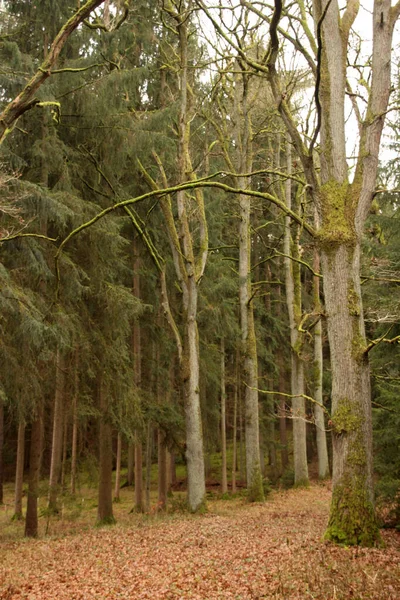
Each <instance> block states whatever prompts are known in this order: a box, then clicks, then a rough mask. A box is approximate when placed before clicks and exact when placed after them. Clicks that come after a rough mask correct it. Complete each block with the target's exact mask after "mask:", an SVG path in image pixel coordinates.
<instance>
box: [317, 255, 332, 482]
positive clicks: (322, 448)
mask: <svg viewBox="0 0 400 600" xmlns="http://www.w3.org/2000/svg"><path fill="white" fill-rule="evenodd" d="M313 269H314V272H315V273H319V270H320V260H319V253H318V250H317V249H315V250H314V263H313ZM313 283H314V310H315V312H316V313H317V314H318V313H321V310H322V307H321V301H320V290H319V277H316V276H315V275H314V278H313ZM323 365H324V363H323V354H322V318H321V317H320V318H319V319H318V323H317V324H316V325H315V327H314V398H315V400H316V401H317V402H318V403H319V404H314V418H315V427H316V430H317V454H318V477H319V479H326V478H327V477H329V459H328V445H327V441H326V427H325V415H324V409H323V408H322V405H323V402H324V398H323V390H322V379H323Z"/></svg>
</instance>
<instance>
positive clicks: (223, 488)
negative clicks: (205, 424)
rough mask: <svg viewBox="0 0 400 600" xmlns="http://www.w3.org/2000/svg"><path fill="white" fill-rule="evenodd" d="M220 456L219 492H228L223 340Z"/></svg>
mask: <svg viewBox="0 0 400 600" xmlns="http://www.w3.org/2000/svg"><path fill="white" fill-rule="evenodd" d="M221 454H222V482H221V491H222V493H223V494H226V493H227V491H228V479H227V473H226V389H225V340H224V338H222V339H221Z"/></svg>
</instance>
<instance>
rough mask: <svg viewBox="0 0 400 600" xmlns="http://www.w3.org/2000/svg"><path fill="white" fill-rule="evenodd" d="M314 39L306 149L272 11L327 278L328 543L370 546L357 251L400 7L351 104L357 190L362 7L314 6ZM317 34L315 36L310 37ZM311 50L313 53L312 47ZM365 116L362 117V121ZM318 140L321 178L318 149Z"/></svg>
mask: <svg viewBox="0 0 400 600" xmlns="http://www.w3.org/2000/svg"><path fill="white" fill-rule="evenodd" d="M313 4H314V19H315V30H316V31H317V33H318V45H319V48H320V51H319V53H318V69H317V70H316V73H317V76H318V77H317V84H318V85H317V90H316V96H317V110H318V125H319V127H320V130H319V131H318V130H317V132H316V134H315V136H314V138H313V141H312V143H311V147H309V148H306V147H305V145H304V141H303V138H302V136H301V134H300V132H299V130H298V129H297V124H296V121H295V119H294V118H293V116H292V115H291V113H290V107H289V106H288V104H287V102H286V101H285V98H283V97H282V94H281V88H280V82H279V78H278V74H277V71H276V66H275V64H276V60H277V56H278V52H279V40H278V35H277V25H278V23H279V19H280V17H281V16H282V4H281V3H280V2H277V3H276V4H275V8H276V12H275V19H274V23H273V26H272V27H271V30H270V31H271V48H270V50H271V52H270V54H269V60H268V66H267V72H268V76H269V81H270V84H271V89H272V91H273V94H274V98H275V101H276V104H277V107H278V109H279V111H280V114H281V116H282V118H283V120H284V122H285V124H286V127H287V129H288V131H289V133H290V136H291V138H292V142H293V143H294V145H295V147H296V151H297V153H298V155H299V157H300V160H301V162H302V166H303V169H304V175H305V177H306V180H307V184H308V186H309V187H308V189H309V192H310V194H311V196H312V198H313V200H314V202H315V205H316V207H317V210H318V214H319V221H320V224H321V225H320V228H319V230H318V232H317V240H318V242H319V249H320V252H321V261H322V274H323V276H324V281H323V286H324V297H325V305H326V313H327V329H328V337H329V344H330V350H331V368H332V418H331V420H332V423H333V428H334V432H333V498H332V505H331V514H330V519H329V526H328V530H327V533H326V536H327V538H329V539H331V540H334V541H338V542H341V543H347V544H357V543H362V544H364V545H371V544H374V543H376V542H377V541H378V540H379V531H378V527H377V524H376V519H375V512H374V502H373V500H374V498H373V488H372V453H371V439H372V427H371V390H370V381H369V367H368V349H369V347H368V346H367V343H366V339H365V331H364V323H363V311H362V302H361V291H360V290H361V288H360V242H361V238H362V234H363V227H364V224H365V220H366V217H367V215H368V212H369V209H370V206H371V203H372V200H373V197H374V192H375V186H376V176H377V168H378V155H379V148H380V141H381V135H382V129H383V124H384V117H385V113H386V110H387V107H388V102H389V94H390V88H391V74H390V69H391V46H392V38H393V30H394V26H395V23H396V21H397V19H398V17H399V15H400V3H399V2H397V3H396V4H395V5H394V6H393V7H392V6H391V2H390V0H375V1H374V7H373V13H372V25H373V46H372V60H371V67H372V78H371V84H370V86H369V88H368V92H367V103H366V108H365V109H364V107H361V106H360V105H358V104H357V99H356V98H355V97H353V101H354V103H353V107H354V108H355V115H356V117H357V118H358V120H359V151H358V157H357V161H356V169H355V173H354V179H353V182H352V183H350V181H349V173H348V165H347V162H346V131H345V94H346V86H347V85H348V81H347V62H348V56H347V54H348V51H349V35H350V30H351V27H352V25H353V23H354V21H355V19H356V17H357V14H358V11H359V7H360V4H359V3H358V2H348V3H347V6H346V9H345V10H344V12H343V13H340V11H339V5H338V1H337V0H314V2H313ZM311 35H312V34H311V32H310V31H309V32H308V36H309V37H310V36H311ZM313 42H314V48H316V44H315V40H313ZM363 110H364V114H362V111H363ZM318 133H319V134H320V164H321V170H320V173H318V172H317V169H316V166H315V163H314V155H313V145H314V143H315V142H316V140H317V135H318Z"/></svg>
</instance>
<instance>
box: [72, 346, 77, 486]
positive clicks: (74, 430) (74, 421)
mask: <svg viewBox="0 0 400 600" xmlns="http://www.w3.org/2000/svg"><path fill="white" fill-rule="evenodd" d="M78 367H79V351H78V350H75V357H74V393H73V399H72V443H71V494H72V495H73V496H75V494H76V468H77V454H78V393H79V369H78Z"/></svg>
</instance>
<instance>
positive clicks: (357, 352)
mask: <svg viewBox="0 0 400 600" xmlns="http://www.w3.org/2000/svg"><path fill="white" fill-rule="evenodd" d="M351 344H352V355H353V358H354V359H355V360H356V361H357V362H360V363H361V362H363V361H364V360H366V358H367V357H366V354H365V348H366V343H365V339H364V336H363V335H361V333H360V328H359V323H358V320H357V321H355V322H354V323H353V337H352V340H351Z"/></svg>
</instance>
